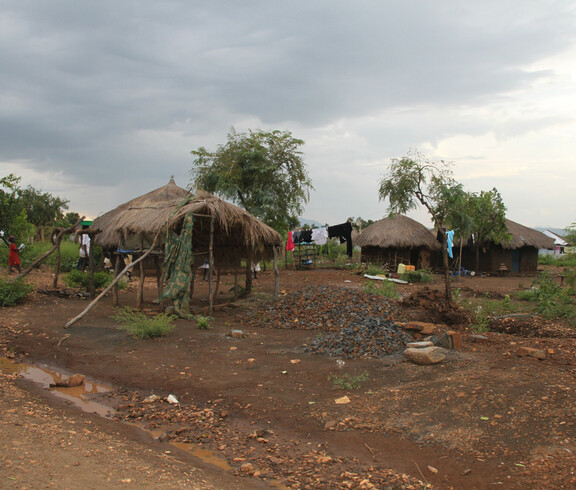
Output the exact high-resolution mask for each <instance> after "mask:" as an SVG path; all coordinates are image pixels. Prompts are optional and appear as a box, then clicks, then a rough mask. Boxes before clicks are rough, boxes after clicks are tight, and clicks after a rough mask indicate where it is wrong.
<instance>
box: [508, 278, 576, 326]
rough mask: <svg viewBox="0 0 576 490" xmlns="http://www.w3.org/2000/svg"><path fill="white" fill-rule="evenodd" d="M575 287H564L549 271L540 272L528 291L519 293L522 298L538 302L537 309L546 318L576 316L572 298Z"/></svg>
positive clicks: (519, 297)
mask: <svg viewBox="0 0 576 490" xmlns="http://www.w3.org/2000/svg"><path fill="white" fill-rule="evenodd" d="M572 294H574V289H573V287H570V286H569V287H567V288H563V287H561V286H560V285H559V284H557V283H556V282H555V281H554V277H553V276H552V275H550V274H548V273H543V274H540V275H539V276H538V277H536V278H535V279H534V281H532V287H531V288H530V289H529V290H527V291H521V292H519V293H517V295H516V297H517V298H518V299H520V300H524V301H531V302H535V303H536V309H537V311H538V313H540V314H541V315H542V316H543V317H544V318H548V319H554V318H562V317H564V318H574V316H575V315H576V306H575V305H574V300H573V298H572Z"/></svg>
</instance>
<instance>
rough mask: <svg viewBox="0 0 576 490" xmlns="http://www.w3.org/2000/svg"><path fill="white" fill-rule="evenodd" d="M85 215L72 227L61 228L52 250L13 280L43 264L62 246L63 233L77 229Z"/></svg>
mask: <svg viewBox="0 0 576 490" xmlns="http://www.w3.org/2000/svg"><path fill="white" fill-rule="evenodd" d="M85 217H86V216H82V217H81V218H80V219H79V220H78V221H77V222H76V224H75V225H73V226H71V227H70V228H66V229H64V230H60V231H59V232H58V235H57V236H56V240H55V242H56V244H55V245H54V246H53V247H52V248H51V249H50V250H48V252H46V253H44V254H43V255H41V256H40V257H38V258H37V259H36V260H35V261H34V262H32V263H31V264H30V265H29V266H28V268H27V269H26V270H24V271H23V272H21V273H20V274H18V275H17V276H16V277H15V278H14V280H13V281H12V282H14V281H17V280H18V279H20V278H21V277H24V276H26V275H28V274H29V273H30V271H31V270H32V269H34V267H36V266H37V265H39V264H41V263H42V262H44V261H45V260H46V259H47V258H48V257H49V256H50V255H51V254H52V253H53V252H54V250H56V249H57V248H58V247H59V246H60V241H61V240H62V235H64V234H65V233H72V232H73V231H74V230H75V229H76V227H77V226H78V225H79V224H80V223H82V221H84V218H85Z"/></svg>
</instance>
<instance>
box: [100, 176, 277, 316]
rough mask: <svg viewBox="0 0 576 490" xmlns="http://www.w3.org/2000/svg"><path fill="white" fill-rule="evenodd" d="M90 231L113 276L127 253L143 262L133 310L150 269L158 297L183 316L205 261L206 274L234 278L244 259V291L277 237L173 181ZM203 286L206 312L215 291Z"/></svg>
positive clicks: (213, 199) (249, 218)
mask: <svg viewBox="0 0 576 490" xmlns="http://www.w3.org/2000/svg"><path fill="white" fill-rule="evenodd" d="M91 232H92V233H93V234H94V235H95V237H94V242H95V243H96V244H97V245H100V246H101V247H102V248H103V249H104V250H105V251H107V252H108V253H109V254H111V255H112V256H113V257H114V259H115V270H116V271H117V272H118V271H119V263H120V262H121V259H122V258H123V256H124V255H125V254H127V253H130V254H131V255H132V256H133V257H142V259H141V260H143V259H146V261H145V262H141V263H140V265H139V275H140V278H141V280H140V285H139V294H138V298H137V306H139V305H140V304H141V302H142V298H143V284H144V279H143V278H144V275H145V273H146V272H145V271H146V270H150V269H152V270H153V271H154V274H155V275H156V278H157V280H158V290H159V294H160V298H170V299H172V301H173V303H174V307H175V308H176V311H178V312H179V313H183V314H185V313H186V312H188V311H189V299H190V296H191V293H192V291H193V289H194V282H193V275H194V271H195V270H196V268H197V267H198V265H202V264H204V263H205V261H208V269H209V270H210V271H211V272H210V274H212V271H213V270H214V268H216V269H218V271H221V270H222V269H223V268H226V267H230V266H232V267H234V271H235V273H236V271H237V267H238V266H239V265H240V262H241V260H242V259H246V264H247V267H246V290H247V291H249V290H250V288H251V270H250V267H249V265H250V264H252V263H253V261H259V260H262V259H265V258H269V257H272V256H274V254H275V251H276V247H277V246H279V245H280V244H281V242H282V239H281V237H280V234H279V233H277V232H276V231H275V230H273V229H272V228H270V227H269V226H267V225H265V224H264V223H262V222H261V221H260V220H258V219H257V218H256V217H254V216H252V215H251V214H250V213H248V212H247V211H245V210H243V209H241V208H239V207H238V206H235V205H234V204H230V203H227V202H225V201H223V200H221V199H219V198H218V197H216V196H214V195H212V194H208V193H206V192H198V193H196V195H192V194H191V193H190V192H188V191H187V190H185V189H182V188H180V187H178V186H177V185H176V184H175V182H174V179H171V180H170V182H169V183H168V184H167V185H165V186H163V187H160V188H159V189H156V190H154V191H152V192H149V193H147V194H144V195H143V196H141V197H137V198H136V199H132V200H131V201H128V202H127V203H125V204H122V205H120V206H118V207H117V208H116V209H113V210H112V211H109V212H107V213H106V214H104V215H102V216H99V217H98V218H96V219H95V220H94V223H93V224H92V227H91ZM155 240H156V241H155ZM153 243H155V245H154V248H153V249H152V250H151V247H152V245H153ZM119 254H120V255H119ZM147 254H149V255H147ZM161 277H162V278H164V281H162V280H161ZM210 277H212V276H211V275H210ZM219 278H220V275H218V279H219ZM164 282H165V283H166V287H165V288H164V287H163V286H164ZM235 282H236V280H235ZM276 282H277V277H276ZM209 284H210V311H211V309H212V302H213V298H214V294H215V291H214V289H213V288H212V281H210V282H209ZM217 287H218V283H217V285H216V288H217ZM276 289H278V287H277V285H276V288H275V290H276ZM114 302H115V303H116V302H117V292H115V293H114Z"/></svg>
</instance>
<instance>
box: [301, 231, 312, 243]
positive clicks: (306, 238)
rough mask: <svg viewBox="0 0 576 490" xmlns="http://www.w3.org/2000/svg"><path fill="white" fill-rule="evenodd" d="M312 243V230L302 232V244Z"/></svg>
mask: <svg viewBox="0 0 576 490" xmlns="http://www.w3.org/2000/svg"><path fill="white" fill-rule="evenodd" d="M310 242H312V230H302V231H301V232H300V243H310Z"/></svg>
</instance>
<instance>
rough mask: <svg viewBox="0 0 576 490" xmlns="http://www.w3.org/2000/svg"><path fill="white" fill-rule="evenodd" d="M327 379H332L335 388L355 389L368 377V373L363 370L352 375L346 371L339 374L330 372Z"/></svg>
mask: <svg viewBox="0 0 576 490" xmlns="http://www.w3.org/2000/svg"><path fill="white" fill-rule="evenodd" d="M328 379H329V380H330V381H332V384H333V385H334V387H336V388H341V389H343V390H357V389H359V388H361V387H362V385H363V384H364V383H365V382H366V381H368V380H369V379H370V375H369V374H368V373H367V372H363V373H361V374H358V375H357V376H352V375H350V374H348V373H344V374H343V375H341V376H338V375H336V374H332V375H331V376H329V377H328Z"/></svg>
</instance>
